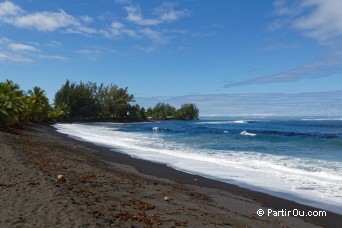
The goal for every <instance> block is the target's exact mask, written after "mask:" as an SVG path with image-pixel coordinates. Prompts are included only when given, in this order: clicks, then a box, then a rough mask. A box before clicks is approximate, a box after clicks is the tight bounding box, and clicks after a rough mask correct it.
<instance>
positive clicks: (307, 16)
mask: <svg viewBox="0 0 342 228" xmlns="http://www.w3.org/2000/svg"><path fill="white" fill-rule="evenodd" d="M274 8H275V15H276V17H277V18H276V19H275V21H274V23H272V24H271V28H272V30H277V29H281V28H282V29H284V28H289V29H291V30H293V29H294V30H295V31H299V32H301V33H302V34H304V35H305V36H308V37H310V38H312V39H314V40H316V41H317V42H318V44H319V45H321V46H323V47H324V48H325V49H326V54H325V55H324V56H322V57H320V58H317V59H315V60H312V61H311V62H308V63H306V64H303V65H300V66H296V67H293V68H290V69H287V70H284V71H281V72H276V73H274V74H269V75H262V76H259V77H256V78H253V79H249V80H243V81H237V82H230V83H227V84H226V85H225V87H226V88H229V87H235V86H245V85H252V84H265V83H284V82H293V81H298V80H302V79H305V78H311V79H313V78H319V77H328V76H331V75H336V74H341V73H342V65H341V62H342V45H341V40H342V13H341V12H342V1H340V0H301V1H295V2H294V3H293V4H291V3H289V1H285V0H276V1H275V2H274ZM283 46H284V45H283ZM285 47H287V46H285ZM289 47H291V45H289ZM272 49H274V48H273V47H272Z"/></svg>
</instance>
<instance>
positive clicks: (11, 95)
mask: <svg viewBox="0 0 342 228" xmlns="http://www.w3.org/2000/svg"><path fill="white" fill-rule="evenodd" d="M26 107H27V106H26V105H25V95H24V93H23V91H22V90H20V87H19V85H18V84H14V83H13V81H10V80H7V81H6V82H1V83H0V117H1V119H0V125H12V124H17V123H19V122H20V121H24V120H25V116H26V115H25V111H26V110H27V109H26Z"/></svg>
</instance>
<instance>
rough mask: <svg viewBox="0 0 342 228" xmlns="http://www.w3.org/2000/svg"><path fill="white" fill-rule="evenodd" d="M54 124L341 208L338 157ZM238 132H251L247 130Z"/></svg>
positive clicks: (205, 172) (151, 156)
mask: <svg viewBox="0 0 342 228" xmlns="http://www.w3.org/2000/svg"><path fill="white" fill-rule="evenodd" d="M55 127H56V128H57V130H58V131H59V132H61V133H64V134H68V135H70V136H72V137H75V138H77V139H80V140H84V141H88V142H92V143H95V144H98V145H102V146H106V147H108V148H115V149H119V150H120V151H121V152H124V153H127V154H129V155H131V156H133V157H137V158H141V159H145V160H150V161H154V162H158V163H164V164H166V165H168V166H171V167H174V168H176V169H178V170H182V171H185V172H189V173H193V174H199V175H202V176H205V177H208V178H212V179H216V180H220V181H224V182H228V183H233V184H237V185H239V186H241V187H247V188H250V189H253V190H258V191H262V192H266V193H269V194H272V195H276V196H280V197H283V198H286V199H290V200H294V201H297V202H300V203H304V204H307V205H310V206H316V207H319V208H324V209H328V210H331V211H334V212H337V213H340V214H342V210H341V208H342V207H341V206H342V197H341V189H342V176H341V175H340V174H341V173H342V166H341V162H327V161H324V160H314V159H305V158H295V157H291V156H278V155H274V154H264V153H260V152H251V151H236V150H235V151H233V150H214V149H205V148H193V147H190V146H189V145H188V144H180V143H175V142H172V141H169V140H167V139H166V138H164V137H162V136H161V135H160V134H159V133H156V134H145V133H139V132H126V131H124V130H120V125H115V124H111V125H110V127H108V125H107V126H105V125H102V126H96V125H88V124H57V125H55ZM150 129H151V128H150ZM241 134H242V132H241ZM242 135H247V136H255V134H253V133H248V132H245V133H244V134H242Z"/></svg>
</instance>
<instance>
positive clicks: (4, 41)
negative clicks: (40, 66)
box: [0, 37, 68, 63]
mask: <svg viewBox="0 0 342 228" xmlns="http://www.w3.org/2000/svg"><path fill="white" fill-rule="evenodd" d="M35 46H39V44H35ZM38 59H46V60H67V59H68V58H67V57H64V56H59V55H47V54H45V53H44V52H43V51H42V50H40V49H37V48H36V47H34V46H32V45H29V44H24V43H18V42H14V41H12V40H11V39H8V38H6V37H0V62H21V63H32V62H35V61H36V60H38Z"/></svg>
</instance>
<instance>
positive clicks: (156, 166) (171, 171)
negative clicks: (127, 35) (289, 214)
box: [52, 126, 342, 224]
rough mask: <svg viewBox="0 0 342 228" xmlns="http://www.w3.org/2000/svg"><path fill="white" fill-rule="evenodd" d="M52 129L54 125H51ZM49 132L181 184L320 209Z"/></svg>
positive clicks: (286, 206)
mask: <svg viewBox="0 0 342 228" xmlns="http://www.w3.org/2000/svg"><path fill="white" fill-rule="evenodd" d="M52 128H53V129H55V128H54V127H53V126H52ZM52 133H57V134H59V135H61V136H62V137H64V138H65V139H66V140H67V139H71V140H75V141H77V142H80V143H82V144H84V145H86V146H87V147H91V148H94V149H97V150H99V151H100V152H99V153H98V155H99V156H100V157H101V158H103V159H106V160H108V161H110V162H115V163H120V164H125V165H129V166H133V167H135V168H136V169H137V170H138V171H139V172H142V173H145V174H149V175H153V176H157V177H160V178H166V179H170V180H174V181H177V182H181V183H184V184H190V185H196V186H200V187H210V188H216V189H220V190H225V191H228V192H230V193H233V194H237V195H240V196H243V197H248V198H250V199H253V200H256V201H258V202H259V203H262V204H263V205H265V206H267V207H270V208H279V209H285V210H292V209H298V210H301V211H322V210H324V209H321V208H317V207H312V206H308V205H304V204H300V203H297V202H294V201H291V200H287V199H284V198H280V197H277V196H272V195H270V194H267V193H263V192H258V191H254V190H251V189H247V188H243V187H239V186H237V185H234V184H230V183H226V182H221V181H218V180H214V179H210V178H207V177H203V176H200V175H196V174H191V173H187V172H184V171H180V170H177V169H175V168H172V167H170V166H167V165H166V164H162V163H156V162H152V161H148V160H143V159H140V158H135V157H132V156H130V155H128V154H126V153H123V152H120V151H118V150H117V149H115V148H108V147H104V146H100V145H96V144H94V143H92V142H87V141H82V140H78V139H74V138H72V137H70V136H69V135H67V134H63V133H60V132H58V131H56V130H55V132H52ZM324 211H326V212H327V215H328V216H327V217H330V216H332V217H335V216H336V219H342V215H339V214H337V213H334V212H330V211H327V210H324ZM307 220H308V221H313V222H315V223H317V222H318V223H319V222H320V223H324V222H326V221H325V219H320V218H319V217H313V218H311V219H307ZM341 224H342V223H341Z"/></svg>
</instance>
